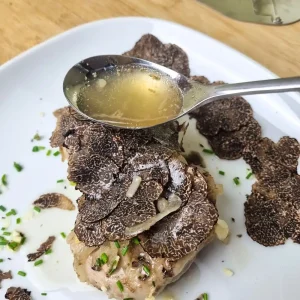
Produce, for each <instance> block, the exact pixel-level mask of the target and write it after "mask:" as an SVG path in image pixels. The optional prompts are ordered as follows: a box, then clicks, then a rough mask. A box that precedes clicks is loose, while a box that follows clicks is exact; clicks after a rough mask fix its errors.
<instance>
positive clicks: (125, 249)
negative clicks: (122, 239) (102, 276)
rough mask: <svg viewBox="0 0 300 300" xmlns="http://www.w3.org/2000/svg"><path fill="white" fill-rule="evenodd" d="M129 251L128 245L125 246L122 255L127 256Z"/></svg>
mask: <svg viewBox="0 0 300 300" xmlns="http://www.w3.org/2000/svg"><path fill="white" fill-rule="evenodd" d="M127 251H128V246H126V247H124V248H123V249H122V251H121V253H122V255H123V256H125V255H126V253H127Z"/></svg>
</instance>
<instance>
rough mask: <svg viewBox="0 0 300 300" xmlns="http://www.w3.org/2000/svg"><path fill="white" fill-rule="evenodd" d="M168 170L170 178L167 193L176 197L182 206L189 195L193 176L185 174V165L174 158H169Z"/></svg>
mask: <svg viewBox="0 0 300 300" xmlns="http://www.w3.org/2000/svg"><path fill="white" fill-rule="evenodd" d="M168 168H169V171H170V177H171V181H170V184H169V186H168V191H169V192H171V193H174V194H176V195H178V196H179V198H180V199H181V201H182V205H184V204H185V203H186V201H187V200H188V198H189V196H190V193H191V189H192V176H193V174H191V173H189V172H187V165H186V164H184V163H183V162H181V161H180V160H179V159H178V157H176V156H173V157H171V158H170V160H169V161H168ZM191 171H192V169H191Z"/></svg>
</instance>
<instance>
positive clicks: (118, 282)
mask: <svg viewBox="0 0 300 300" xmlns="http://www.w3.org/2000/svg"><path fill="white" fill-rule="evenodd" d="M117 286H118V288H119V290H120V291H121V292H123V291H124V287H123V284H122V282H121V281H120V280H118V281H117Z"/></svg>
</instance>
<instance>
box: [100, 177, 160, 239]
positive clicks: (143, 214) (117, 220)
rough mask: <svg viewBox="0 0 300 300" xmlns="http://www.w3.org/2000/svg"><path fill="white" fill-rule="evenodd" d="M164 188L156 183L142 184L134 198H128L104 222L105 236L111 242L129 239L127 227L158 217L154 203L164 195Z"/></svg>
mask: <svg viewBox="0 0 300 300" xmlns="http://www.w3.org/2000/svg"><path fill="white" fill-rule="evenodd" d="M162 190H163V189H162V186H161V185H160V184H158V183H157V182H155V181H149V182H142V183H141V185H140V187H139V189H138V190H137V192H136V193H135V194H134V196H133V197H132V198H127V199H126V200H125V201H123V202H122V205H121V206H118V207H117V208H116V209H115V210H114V211H113V212H112V213H111V214H110V215H109V216H108V218H107V219H104V220H103V229H104V232H105V236H106V237H107V238H108V239H109V240H123V239H129V238H131V237H133V236H134V235H132V236H131V235H126V234H125V229H126V227H132V226H134V225H137V224H141V223H143V222H145V221H146V220H148V219H150V218H151V217H153V216H155V215H156V208H155V205H154V203H153V202H154V201H155V200H157V199H158V198H159V196H160V194H161V193H162Z"/></svg>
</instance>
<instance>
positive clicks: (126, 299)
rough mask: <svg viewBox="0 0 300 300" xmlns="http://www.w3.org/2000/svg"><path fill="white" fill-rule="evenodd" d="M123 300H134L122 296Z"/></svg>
mask: <svg viewBox="0 0 300 300" xmlns="http://www.w3.org/2000/svg"><path fill="white" fill-rule="evenodd" d="M123 300H134V299H133V298H124V299H123Z"/></svg>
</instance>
